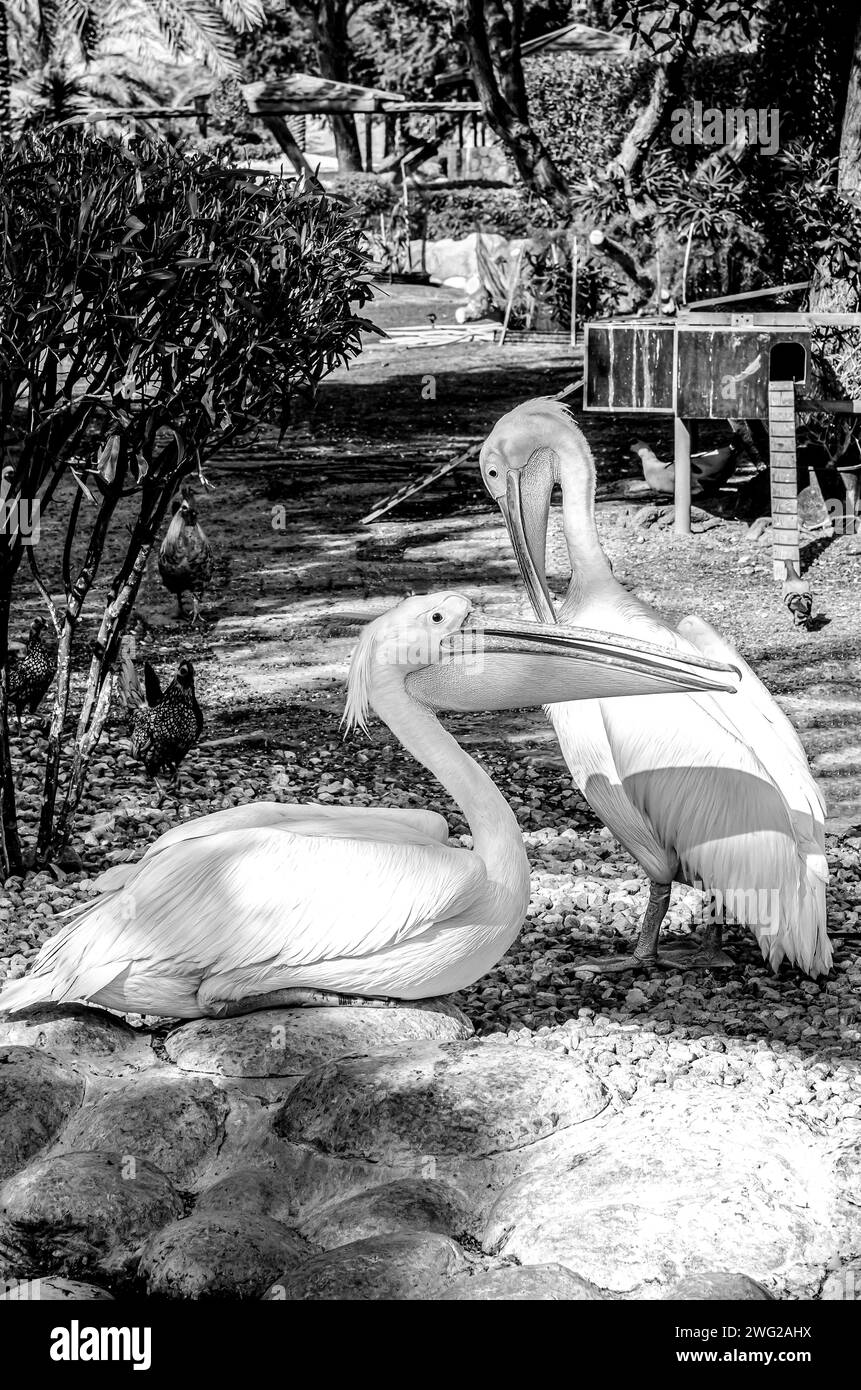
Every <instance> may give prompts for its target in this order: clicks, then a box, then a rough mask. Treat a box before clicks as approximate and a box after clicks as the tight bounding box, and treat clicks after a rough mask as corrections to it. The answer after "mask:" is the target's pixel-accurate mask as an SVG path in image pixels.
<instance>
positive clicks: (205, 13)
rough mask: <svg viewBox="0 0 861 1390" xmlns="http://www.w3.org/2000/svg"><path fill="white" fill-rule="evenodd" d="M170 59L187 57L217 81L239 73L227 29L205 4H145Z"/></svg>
mask: <svg viewBox="0 0 861 1390" xmlns="http://www.w3.org/2000/svg"><path fill="white" fill-rule="evenodd" d="M146 4H147V5H148V6H149V8H150V9H151V11H152V13H153V15H154V16H155V18H156V19H157V21H158V25H159V30H160V32H161V35H162V37H163V39H164V40H165V43H166V45H167V47H168V48H169V49H170V50H171V52H172V53H173V54H174V56H176V57H179V56H180V55H182V54H187V55H188V56H189V57H191V58H195V59H197V61H198V62H200V63H203V64H204V66H205V67H207V68H209V69H210V71H211V72H213V73H214V74H215V75H216V76H217V77H232V76H234V75H235V74H236V73H237V72H238V70H239V64H238V63H237V60H236V53H235V51H234V46H233V39H232V37H231V32H230V29H229V28H228V26H227V24H226V23H225V21H224V20H223V19H222V17H221V14H220V13H219V12H218V11H217V10H216V9H215V8H214V7H213V6H212V5H211V4H210V3H209V0H186V3H182V4H181V3H178V2H177V0H146Z"/></svg>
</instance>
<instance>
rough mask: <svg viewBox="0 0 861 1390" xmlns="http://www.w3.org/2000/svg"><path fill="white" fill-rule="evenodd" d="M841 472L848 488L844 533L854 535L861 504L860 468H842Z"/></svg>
mask: <svg viewBox="0 0 861 1390" xmlns="http://www.w3.org/2000/svg"><path fill="white" fill-rule="evenodd" d="M839 473H840V477H841V478H842V480H843V486H844V488H845V489H846V503H845V505H844V508H843V534H844V535H846V536H854V535H855V533H856V532H857V530H858V510H859V504H861V496H859V491H861V489H859V486H858V484H859V474H858V469H857V468H841V469H839Z"/></svg>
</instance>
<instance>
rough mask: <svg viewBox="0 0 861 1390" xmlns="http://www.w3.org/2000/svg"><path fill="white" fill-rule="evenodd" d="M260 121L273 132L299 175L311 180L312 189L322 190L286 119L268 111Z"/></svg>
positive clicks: (261, 114)
mask: <svg viewBox="0 0 861 1390" xmlns="http://www.w3.org/2000/svg"><path fill="white" fill-rule="evenodd" d="M260 119H261V121H262V122H263V124H264V125H265V126H266V128H267V130H271V132H272V134H273V135H274V136H275V139H276V140H277V141H278V144H279V145H280V146H281V148H282V150H283V151H284V153H285V154H286V156H287V158H288V159H289V160H290V163H291V164H292V165H293V168H294V169H295V170H296V172H297V174H304V175H305V176H306V178H307V179H309V180H310V182H311V185H312V187H314V188H320V187H321V184H320V183H319V182H318V180H317V176H316V174H315V173H314V170H313V169H312V168H311V165H310V164H309V163H308V161H307V159H306V158H305V156H304V154H303V153H302V151H301V150H300V148H299V145H298V143H297V141H296V139H295V137H294V135H293V132H292V130H291V129H290V127H289V126H288V124H287V122H286V121H285V119H284V117H283V116H278V115H273V114H271V113H270V112H268V111H267V112H265V113H264V112H261V113H260Z"/></svg>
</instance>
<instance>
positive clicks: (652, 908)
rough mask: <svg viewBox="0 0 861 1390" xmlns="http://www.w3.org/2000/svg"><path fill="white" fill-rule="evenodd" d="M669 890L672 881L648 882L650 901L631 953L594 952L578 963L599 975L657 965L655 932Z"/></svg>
mask: <svg viewBox="0 0 861 1390" xmlns="http://www.w3.org/2000/svg"><path fill="white" fill-rule="evenodd" d="M672 891H673V885H672V883H650V884H649V902H648V905H647V907H646V911H645V913H644V914H643V924H642V926H641V927H640V935H639V936H638V937H637V944H636V946H635V947H634V950H633V953H632V954H631V955H630V956H594V957H591V958H588V959H586V960H584V961H581V963H580V964H581V967H585V968H586V969H588V970H594V971H596V973H598V974H600V975H611V974H619V973H621V972H622V971H624V970H649V969H651V968H652V967H653V966H655V965H657V964H658V933H659V932H660V930H661V923H662V922H663V920H664V918H665V917H666V915H667V908H668V907H669V905H670V894H671V893H672Z"/></svg>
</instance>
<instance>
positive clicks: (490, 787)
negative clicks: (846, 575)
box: [0, 592, 735, 1018]
mask: <svg viewBox="0 0 861 1390" xmlns="http://www.w3.org/2000/svg"><path fill="white" fill-rule="evenodd" d="M734 681H735V676H734V673H733V672H731V671H729V670H728V669H727V668H726V667H724V666H722V665H720V664H718V663H714V662H712V661H710V660H707V659H704V658H702V657H700V656H697V655H693V656H691V657H681V658H680V657H679V656H677V655H676V654H675V653H673V652H670V651H667V650H661V649H660V648H656V647H655V646H654V645H652V644H648V643H647V644H643V643H638V642H631V641H630V640H628V639H625V638H621V639H616V638H606V637H605V636H604V635H603V634H601V633H596V632H591V633H587V632H583V631H580V632H578V633H576V634H574V635H571V634H569V633H568V632H567V631H566V630H564V629H563V628H560V627H559V626H558V625H556V624H553V625H552V627H547V626H543V625H541V624H535V623H531V622H525V623H524V622H522V621H521V622H517V621H513V622H512V621H507V620H499V621H494V622H489V621H485V622H482V621H479V620H477V619H476V618H475V617H474V615H473V607H472V604H471V601H470V600H469V598H468V597H467V596H466V595H463V594H459V593H446V592H443V593H436V594H430V595H423V596H414V597H412V598H409V599H406V600H404V601H403V602H402V603H400V604H399V605H398V606H397V607H396V608H395V609H393V610H392V611H391V612H389V613H388V614H384V615H381V616H380V617H378V618H376V619H375V620H374V621H372V622H371V623H369V624H368V625H367V626H366V627H365V629H364V631H363V632H362V634H361V636H360V638H359V642H358V644H357V647H356V650H355V652H354V654H353V658H352V662H351V665H350V672H349V679H348V685H347V700H346V706H345V714H344V723H345V727H346V729H347V730H348V731H351V730H357V731H363V730H364V731H366V730H367V729H368V720H369V717H370V713H371V711H374V712H375V713H376V715H377V716H378V717H379V718H380V719H382V721H383V722H384V724H386V725H387V726H388V728H389V730H390V731H391V733H392V734H393V735H394V736H395V738H397V739H398V740H399V741H400V743H401V744H402V745H403V747H404V748H405V749H406V750H407V752H408V753H410V754H411V755H412V757H413V758H414V759H415V760H416V761H417V762H418V763H421V764H422V765H423V766H424V767H426V768H427V769H429V771H430V772H432V773H433V775H434V776H435V777H436V779H437V780H438V781H439V783H440V784H441V785H442V786H443V787H444V788H445V790H446V791H447V792H448V793H449V795H450V796H451V797H452V798H453V800H454V801H455V802H456V803H457V805H458V806H459V807H460V808H461V811H462V812H463V814H464V815H465V817H466V819H467V821H468V824H469V829H470V833H471V836H472V848H471V849H466V848H463V847H461V846H459V845H456V844H452V843H451V841H450V839H449V832H448V826H447V824H446V822H445V819H444V818H443V817H442V816H440V815H438V814H437V813H436V812H433V811H428V810H423V809H412V808H408V809H402V808H390V807H380V808H377V807H351V806H334V805H333V806H319V805H313V804H311V805H286V804H283V803H280V802H272V801H269V802H258V803H251V804H248V805H243V806H237V807H232V808H230V809H227V810H223V811H217V812H215V813H213V814H211V815H206V816H201V817H198V818H196V819H194V820H189V821H185V822H183V823H182V824H180V825H177V826H174V827H173V828H172V829H171V830H168V831H167V832H166V833H165V834H163V835H161V836H160V837H159V839H158V840H156V841H155V843H154V844H152V845H151V846H150V847H149V849H147V851H146V853H145V854H144V855H143V857H142V858H141V859H139V860H138V861H137V862H135V863H131V864H120V865H114V866H112V867H111V868H109V869H108V870H107V871H106V872H105V873H103V874H102V875H101V876H100V878H99V879H98V880H97V883H96V887H97V889H98V890H99V891H98V896H97V897H96V898H95V899H94V900H92V901H91V902H88V903H86V904H85V905H83V906H82V907H81V908H79V909H73V910H72V913H71V914H70V917H69V919H68V920H67V922H66V924H65V925H64V926H63V927H62V928H61V929H60V931H59V932H58V933H57V934H56V935H55V936H53V937H52V938H50V939H49V940H48V941H47V942H46V943H45V944H44V945H43V946H42V948H41V950H40V951H39V953H38V955H37V957H36V959H35V962H34V964H33V967H32V969H31V970H30V971H29V973H28V974H27V975H25V976H23V977H22V978H21V979H18V980H15V981H13V982H12V983H10V984H7V985H6V987H5V988H4V989H3V990H2V991H0V1012H5V1013H10V1012H13V1013H18V1012H22V1011H24V1010H26V1009H28V1008H32V1007H34V1006H39V1005H46V1004H63V1003H83V1002H86V1003H89V1004H94V1005H97V1006H101V1007H103V1008H108V1009H114V1010H117V1011H119V1012H125V1013H128V1012H131V1013H142V1014H151V1015H157V1016H162V1017H165V1016H167V1017H178V1018H201V1017H216V1018H223V1017H230V1016H234V1015H237V1014H244V1013H249V1012H252V1011H254V1010H255V1009H261V1008H272V1007H291V1006H297V1005H300V1006H309V1005H311V1006H332V1005H339V1004H353V1005H355V1004H360V1005H361V1004H364V1005H368V1006H369V1007H384V1006H386V1005H387V1004H390V1003H391V1002H392V1001H398V1000H410V999H427V998H432V997H435V996H438V995H444V994H449V993H451V992H452V991H455V990H459V989H464V988H466V987H467V986H469V985H470V984H472V983H474V982H475V981H476V980H477V979H479V978H480V977H481V976H482V975H484V974H485V973H486V972H487V971H488V970H490V969H491V968H492V967H493V966H494V965H495V964H496V962H497V961H498V960H499V959H500V957H501V956H502V955H503V954H504V953H505V951H506V950H507V949H508V947H509V946H510V945H511V942H512V941H513V940H514V938H515V936H516V935H517V933H518V932H519V930H520V928H521V925H522V923H523V920H524V917H525V915H526V911H527V906H528V902H529V862H528V860H527V857H526V851H525V849H524V844H523V837H522V835H521V831H520V826H519V823H518V821H517V818H516V816H515V814H514V812H513V811H512V809H511V807H510V806H509V805H508V803H507V801H506V800H505V798H504V796H503V795H502V792H501V791H500V790H499V788H498V787H497V786H496V785H495V784H494V783H493V781H492V780H491V778H490V777H489V775H488V774H487V772H486V771H485V770H484V769H483V768H482V767H480V766H479V764H478V763H477V762H476V761H475V760H474V759H473V758H471V757H470V756H469V754H468V753H467V752H466V750H465V749H464V748H462V747H461V746H460V745H459V744H458V743H457V741H456V740H455V739H454V737H453V736H452V734H451V733H449V732H448V731H447V730H446V729H445V728H444V726H443V725H442V723H441V722H440V720H439V718H438V713H439V712H442V711H480V710H488V711H494V710H500V709H518V708H525V707H534V706H536V705H540V704H541V702H542V701H544V700H548V699H559V698H564V699H578V698H580V697H583V698H587V697H594V696H596V695H598V694H602V695H609V694H613V695H616V696H619V697H621V696H635V695H636V696H638V697H643V698H645V697H647V696H650V695H652V694H656V693H658V692H662V693H664V692H674V691H676V692H677V691H678V690H680V689H682V690H687V689H696V690H715V689H716V690H726V691H731V690H733V689H734Z"/></svg>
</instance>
